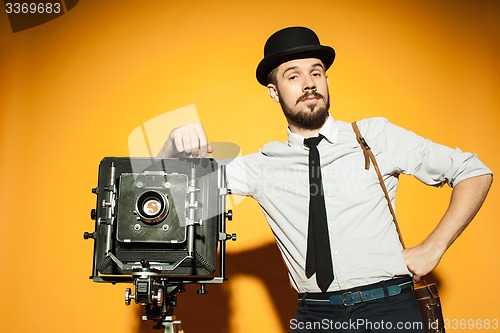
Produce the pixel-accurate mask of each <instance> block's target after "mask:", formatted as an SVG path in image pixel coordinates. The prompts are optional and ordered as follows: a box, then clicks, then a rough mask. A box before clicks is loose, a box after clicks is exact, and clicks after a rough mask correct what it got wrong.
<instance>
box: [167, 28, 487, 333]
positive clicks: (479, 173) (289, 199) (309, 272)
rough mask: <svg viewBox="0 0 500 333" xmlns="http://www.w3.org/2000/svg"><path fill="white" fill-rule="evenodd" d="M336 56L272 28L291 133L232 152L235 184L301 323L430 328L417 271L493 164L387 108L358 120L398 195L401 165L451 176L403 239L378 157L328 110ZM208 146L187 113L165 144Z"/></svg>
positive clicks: (271, 72)
mask: <svg viewBox="0 0 500 333" xmlns="http://www.w3.org/2000/svg"><path fill="white" fill-rule="evenodd" d="M334 59H335V52H334V50H333V49H332V48H331V47H328V46H323V45H321V44H320V42H319V39H318V37H317V36H316V34H315V33H314V32H313V31H312V30H310V29H307V28H304V27H290V28H286V29H283V30H280V31H278V32H276V33H274V34H273V35H272V36H271V37H270V38H269V39H268V41H267V42H266V45H265V48H264V58H263V59H262V61H261V62H260V63H259V65H258V68H257V80H258V81H259V83H260V84H262V85H264V86H266V87H267V90H268V93H269V95H270V97H271V98H272V99H273V100H274V101H276V102H279V103H280V105H281V107H282V109H283V112H284V114H285V117H286V119H287V122H288V142H285V143H278V142H271V143H269V144H267V145H265V146H264V147H263V148H262V150H261V151H260V152H259V153H255V154H250V155H247V156H243V157H241V158H238V159H236V160H234V161H232V162H231V163H229V164H228V165H227V179H228V187H229V188H230V189H231V191H232V193H233V194H240V195H247V196H252V197H253V198H255V199H256V200H257V201H258V202H259V204H260V206H261V207H262V210H263V212H264V214H265V216H266V218H267V220H268V222H269V224H270V226H271V228H272V230H273V233H274V235H275V238H276V242H277V245H278V247H279V249H280V251H281V253H282V255H283V259H284V261H285V263H286V265H287V268H288V271H289V277H290V282H291V284H292V286H293V287H294V288H295V289H296V290H297V292H298V293H299V306H298V309H297V312H296V318H295V319H294V320H292V321H291V328H292V330H293V331H294V332H319V331H325V332H332V331H338V332H385V331H399V332H423V331H424V330H423V327H422V325H421V316H420V312H419V309H418V305H417V303H416V300H415V297H414V294H413V293H412V292H411V290H412V287H413V282H412V279H413V280H414V281H418V280H419V279H420V277H422V276H424V275H426V274H427V273H429V272H430V271H432V270H433V269H434V268H435V267H436V266H437V264H438V263H439V261H440V259H441V257H442V256H443V254H444V252H445V251H446V250H447V249H448V247H449V246H450V245H451V244H452V243H453V241H454V240H455V239H456V238H457V237H458V236H459V234H460V233H461V232H462V231H463V230H464V228H465V227H466V226H467V225H468V224H469V222H470V221H471V220H472V218H473V217H474V215H475V214H476V213H477V211H478V210H479V208H480V206H481V204H482V203H483V201H484V199H485V197H486V194H487V192H488V189H489V187H490V185H491V182H492V172H491V171H490V170H489V169H488V168H487V167H486V166H485V165H484V164H483V163H481V162H480V161H479V160H478V159H477V157H476V156H475V155H473V154H470V153H464V152H462V151H460V150H459V149H451V148H448V147H444V146H442V145H438V144H435V143H433V142H431V141H430V140H426V139H424V138H421V137H419V136H417V135H415V134H414V133H412V132H410V131H407V130H404V129H402V128H400V127H397V126H395V125H393V124H391V123H389V122H388V121H387V120H386V119H383V118H372V119H365V120H362V121H360V122H359V128H360V130H361V133H362V135H363V137H364V138H365V139H366V141H367V142H368V144H369V145H370V147H371V149H372V152H373V153H374V154H375V156H376V158H377V161H378V164H379V166H380V169H381V171H382V174H383V179H384V183H385V185H386V187H387V189H388V191H389V196H390V199H391V201H394V197H395V193H396V188H397V184H398V176H399V175H400V174H411V175H414V176H415V177H417V178H418V179H419V180H421V181H422V182H423V183H425V184H427V185H433V186H440V185H443V184H445V183H448V184H449V185H450V186H452V187H453V192H452V196H451V201H450V205H449V207H448V209H447V211H446V213H445V214H444V216H443V218H442V219H441V221H440V222H439V223H438V225H437V227H436V228H435V229H434V231H433V232H432V233H431V234H430V235H429V237H428V238H427V239H426V240H424V241H423V242H422V243H421V244H420V245H418V246H415V247H413V248H410V249H405V250H403V248H402V245H401V244H400V242H399V239H398V234H397V231H396V228H395V225H394V222H393V218H392V216H391V214H390V211H389V208H388V204H387V201H386V200H385V197H384V194H383V191H382V189H381V188H380V184H379V181H378V178H377V175H376V174H375V171H374V170H373V168H370V169H369V170H365V167H364V155H363V151H362V149H361V147H360V146H359V144H358V142H357V140H356V136H355V134H354V132H353V129H352V128H351V125H350V124H348V123H345V122H342V121H338V120H334V119H333V118H332V117H331V116H330V114H329V106H330V101H329V98H330V96H329V92H328V77H327V75H326V71H327V70H328V68H329V67H330V66H331V65H332V63H333V61H334ZM211 151H212V148H211V147H210V145H209V144H208V140H207V136H206V134H205V132H204V130H203V128H202V127H201V125H200V124H187V125H186V126H183V127H180V128H177V129H175V130H174V131H172V132H171V133H170V136H169V139H168V140H167V142H166V143H165V145H164V147H163V148H162V151H161V152H160V156H173V155H174V154H176V153H178V152H184V153H187V154H192V155H195V156H197V155H201V156H205V155H206V154H207V153H210V152H211ZM318 165H320V168H318ZM419 323H420V325H419Z"/></svg>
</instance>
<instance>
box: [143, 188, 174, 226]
mask: <svg viewBox="0 0 500 333" xmlns="http://www.w3.org/2000/svg"><path fill="white" fill-rule="evenodd" d="M168 210H169V205H168V199H167V197H166V196H165V194H163V193H160V192H157V191H146V192H144V193H142V194H141V195H140V196H139V197H137V201H136V212H137V215H138V216H139V218H140V219H141V221H143V222H144V223H147V224H156V223H159V222H161V221H163V220H164V219H165V217H166V216H167V214H168Z"/></svg>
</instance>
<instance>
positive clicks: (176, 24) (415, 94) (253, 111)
mask: <svg viewBox="0 0 500 333" xmlns="http://www.w3.org/2000/svg"><path fill="white" fill-rule="evenodd" d="M289 25H305V26H308V27H311V28H313V29H314V30H315V31H316V32H317V33H318V35H319V36H320V40H321V42H322V43H323V44H326V45H331V46H333V47H334V48H335V49H336V51H337V59H336V61H335V63H334V65H333V67H332V68H331V69H330V70H329V77H330V86H331V94H332V113H333V116H334V117H336V118H338V119H342V120H346V121H352V120H357V119H361V118H365V117H371V116H385V117H387V118H389V119H390V120H391V121H392V122H394V123H396V124H398V125H401V126H403V127H406V128H410V129H412V130H414V131H415V132H417V133H418V134H420V135H423V136H426V137H429V138H432V139H433V140H434V141H436V142H440V143H443V144H447V145H450V146H458V147H460V148H462V149H463V150H467V151H472V152H474V153H477V154H478V155H479V157H480V158H481V159H482V160H483V161H484V162H485V163H486V164H487V165H488V166H489V167H490V168H491V169H492V170H493V171H495V170H498V169H499V168H500V154H499V153H498V149H497V145H498V143H499V142H500V134H499V131H498V130H499V128H500V127H499V125H500V112H499V106H500V100H499V93H498V92H499V90H500V80H499V78H500V67H499V66H500V65H499V61H498V60H499V59H500V43H499V42H500V2H498V1H496V0H489V1H487V0H478V1H464V0H462V1H445V0H438V1H435V0H432V1H431V0H427V1H422V0H412V1H401V0H386V1H368V0H363V1H348V0H344V1H317V2H304V1H295V0H287V1H261V0H255V1H222V0H219V1H216V0H212V1H201V0H198V1H194V0H193V1H175V2H174V1H156V0H149V1H121V0H120V1H119V0H113V1H111V0H106V1H97V0H94V1H80V3H79V4H78V5H77V6H76V7H75V8H74V9H72V10H71V11H70V12H68V13H67V14H65V15H63V16H62V17H60V18H58V19H55V20H53V21H50V22H48V23H46V24H43V25H40V26H38V27H35V28H32V29H29V30H25V31H21V32H18V33H15V34H14V33H12V32H11V30H10V27H9V24H8V20H7V16H6V14H5V13H4V12H3V11H2V13H0V80H1V89H0V110H1V113H0V126H1V128H0V171H1V172H0V184H1V199H0V211H1V213H2V216H1V219H0V221H1V222H0V223H1V230H0V265H1V271H0V288H1V289H0V295H1V301H0V329H1V330H2V331H3V332H18V333H23V332H32V331H38V332H52V333H58V332H71V333H80V332H81V333H83V332H89V331H92V332H95V333H99V332H106V333H107V332H120V333H139V332H151V331H152V330H151V326H152V323H150V322H146V323H144V322H141V321H140V316H141V311H142V309H141V307H140V306H139V305H133V306H131V307H126V306H124V301H123V295H124V289H125V288H126V287H130V285H125V284H120V285H115V286H113V285H109V284H96V283H93V282H91V281H90V280H89V279H88V276H89V275H90V273H91V261H92V241H84V240H83V238H82V234H83V232H84V231H93V229H94V225H93V221H91V220H90V218H89V211H90V209H91V208H93V207H95V204H96V203H95V196H94V195H92V194H91V192H90V190H91V188H92V187H94V186H96V185H97V167H98V164H99V161H100V160H101V159H102V158H103V157H104V156H127V155H128V154H129V151H128V142H127V140H128V136H129V134H130V133H131V132H132V131H133V130H134V129H135V128H136V127H137V126H140V125H141V124H143V123H145V122H147V121H148V120H150V119H152V118H155V117H157V116H159V115H162V114H164V113H165V112H167V111H169V110H173V109H177V108H179V107H182V106H185V105H189V104H196V106H197V109H198V112H199V116H200V119H201V121H202V123H203V124H204V127H205V129H206V131H207V132H208V134H209V138H210V140H211V141H228V142H235V143H237V144H238V145H240V146H241V148H242V151H243V152H244V153H249V152H254V151H256V150H257V149H258V148H259V147H261V146H262V145H263V144H264V143H266V142H268V141H270V140H276V139H277V140H280V141H284V140H286V131H285V126H286V123H285V121H284V118H283V116H282V114H281V111H280V108H279V105H278V104H275V103H273V102H272V101H271V99H270V98H269V97H268V96H267V94H266V90H265V89H264V88H263V87H262V86H260V85H259V84H258V83H257V81H256V80H255V75H254V73H255V68H256V65H257V63H258V62H259V61H260V59H261V57H262V49H263V44H264V42H265V40H266V39H267V37H268V36H269V35H270V34H271V33H273V32H274V31H276V30H278V29H280V28H282V27H285V26H289ZM166 132H167V131H166ZM165 135H167V133H165ZM450 192H451V190H450V189H448V188H444V189H439V190H438V189H435V188H428V187H426V186H423V185H421V184H419V183H418V182H417V181H415V180H413V179H412V178H411V177H403V178H402V181H401V186H400V190H399V197H398V202H397V209H398V215H399V218H400V220H401V224H402V229H403V233H404V235H405V237H406V242H407V243H408V245H412V244H416V243H418V242H419V241H421V240H423V238H424V237H425V236H426V235H427V234H428V233H429V232H430V230H431V229H432V228H433V226H434V225H435V224H436V223H437V221H438V219H439V217H440V216H441V214H442V213H443V212H444V209H445V207H446V205H447V202H448V198H449V195H450ZM499 195H500V193H499V191H498V190H497V187H496V186H493V188H492V190H491V192H490V195H489V197H488V199H487V201H486V202H485V204H484V207H483V209H482V210H481V212H480V213H479V214H478V216H477V217H476V219H475V221H474V222H473V224H472V225H471V226H470V227H469V228H468V229H467V230H466V231H465V232H464V234H463V235H462V236H461V237H460V238H459V239H458V240H457V242H456V243H455V244H454V245H453V246H452V248H451V249H450V250H449V251H448V252H447V254H446V255H445V257H444V258H443V260H442V262H441V263H440V265H439V267H438V268H437V269H436V272H435V274H434V278H435V279H437V280H439V282H440V290H441V296H442V303H443V306H444V312H445V316H446V317H447V318H448V319H449V320H450V323H449V324H450V325H452V324H453V322H452V321H453V320H458V321H462V323H464V321H466V320H469V319H472V320H476V321H480V322H481V321H482V323H483V325H484V323H485V322H484V320H486V319H489V320H493V319H497V320H500V306H499V305H498V299H500V288H498V286H497V279H498V276H499V275H500V269H499V266H498V255H499V253H500V251H499V250H500V245H499V244H500V242H499V241H498V237H499V236H498V235H499V232H500V226H499V222H500V221H499V219H498V206H497V204H498V202H499ZM234 214H235V219H234V221H233V222H231V223H230V224H229V226H228V231H229V232H236V233H238V241H237V242H235V243H230V244H228V251H229V257H228V275H229V278H230V279H229V281H228V282H227V283H225V284H224V285H214V286H209V294H208V295H205V296H201V295H197V294H196V293H195V289H196V288H195V287H194V286H189V287H188V288H187V292H186V293H184V294H180V295H179V300H178V303H179V308H178V309H177V311H176V313H177V315H178V316H179V318H180V319H181V320H182V321H183V328H184V329H185V330H186V332H187V333H192V332H231V333H244V332H245V333H246V332H259V331H266V332H286V331H288V329H287V326H288V322H289V320H290V318H292V316H293V311H294V305H295V298H294V293H293V291H292V290H291V289H290V287H289V285H288V278H287V276H286V272H285V270H284V268H283V265H282V262H281V259H280V257H279V254H278V252H277V250H276V248H275V246H274V245H273V238H272V234H271V232H270V231H269V228H268V226H267V224H266V222H265V220H264V218H263V216H262V213H261V212H260V210H259V208H258V206H257V204H256V203H255V202H254V201H252V200H251V199H249V200H244V201H243V203H241V204H239V205H238V206H236V207H235V208H234ZM466 324H467V323H466ZM459 326H460V325H459ZM490 330H491V329H490ZM451 331H456V332H471V331H476V332H477V331H481V329H477V328H475V329H472V328H465V329H456V330H453V329H451V330H450V332H451Z"/></svg>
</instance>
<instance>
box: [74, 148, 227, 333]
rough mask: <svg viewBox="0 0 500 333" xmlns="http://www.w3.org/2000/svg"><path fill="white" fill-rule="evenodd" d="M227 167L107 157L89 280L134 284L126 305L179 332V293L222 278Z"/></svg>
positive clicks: (96, 212)
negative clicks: (176, 312) (176, 314)
mask: <svg viewBox="0 0 500 333" xmlns="http://www.w3.org/2000/svg"><path fill="white" fill-rule="evenodd" d="M225 184H226V180H225V168H224V166H219V165H218V164H217V162H216V161H215V160H213V159H211V158H186V159H150V158H122V157H106V158H104V159H103V160H102V161H101V163H100V165H99V175H98V186H97V187H96V188H94V189H93V190H92V192H93V193H95V194H96V195H97V205H96V208H95V209H92V211H91V217H92V219H93V220H95V230H94V232H92V233H89V232H86V233H85V234H84V238H85V239H93V240H94V256H93V268H92V275H91V277H90V278H91V279H93V281H95V282H109V283H113V284H114V283H118V282H129V283H133V284H134V286H135V292H134V293H133V292H132V290H131V289H130V288H127V289H126V292H125V303H126V304H127V305H129V304H130V303H131V301H135V302H136V303H140V304H142V305H144V306H145V310H146V316H145V317H143V319H148V320H154V321H155V322H156V323H157V325H156V328H162V327H164V329H165V332H174V331H175V327H174V326H175V325H177V324H178V322H177V321H175V320H174V317H173V310H174V308H175V305H176V293H177V292H179V291H183V289H184V284H186V283H197V284H199V285H200V289H199V290H198V293H202V294H203V293H206V289H205V284H209V283H222V282H224V280H225V242H226V241H227V240H229V239H232V240H235V239H236V235H234V234H233V235H228V234H226V220H231V219H232V212H231V211H228V212H226V207H225V202H226V195H227V194H228V192H229V191H228V189H227V188H226V185H225Z"/></svg>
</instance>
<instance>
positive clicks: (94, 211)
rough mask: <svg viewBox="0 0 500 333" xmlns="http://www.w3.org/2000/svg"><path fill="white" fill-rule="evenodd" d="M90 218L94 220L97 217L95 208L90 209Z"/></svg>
mask: <svg viewBox="0 0 500 333" xmlns="http://www.w3.org/2000/svg"><path fill="white" fill-rule="evenodd" d="M90 218H91V219H92V220H95V219H96V218H97V212H96V210H95V208H94V209H91V210H90Z"/></svg>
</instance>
